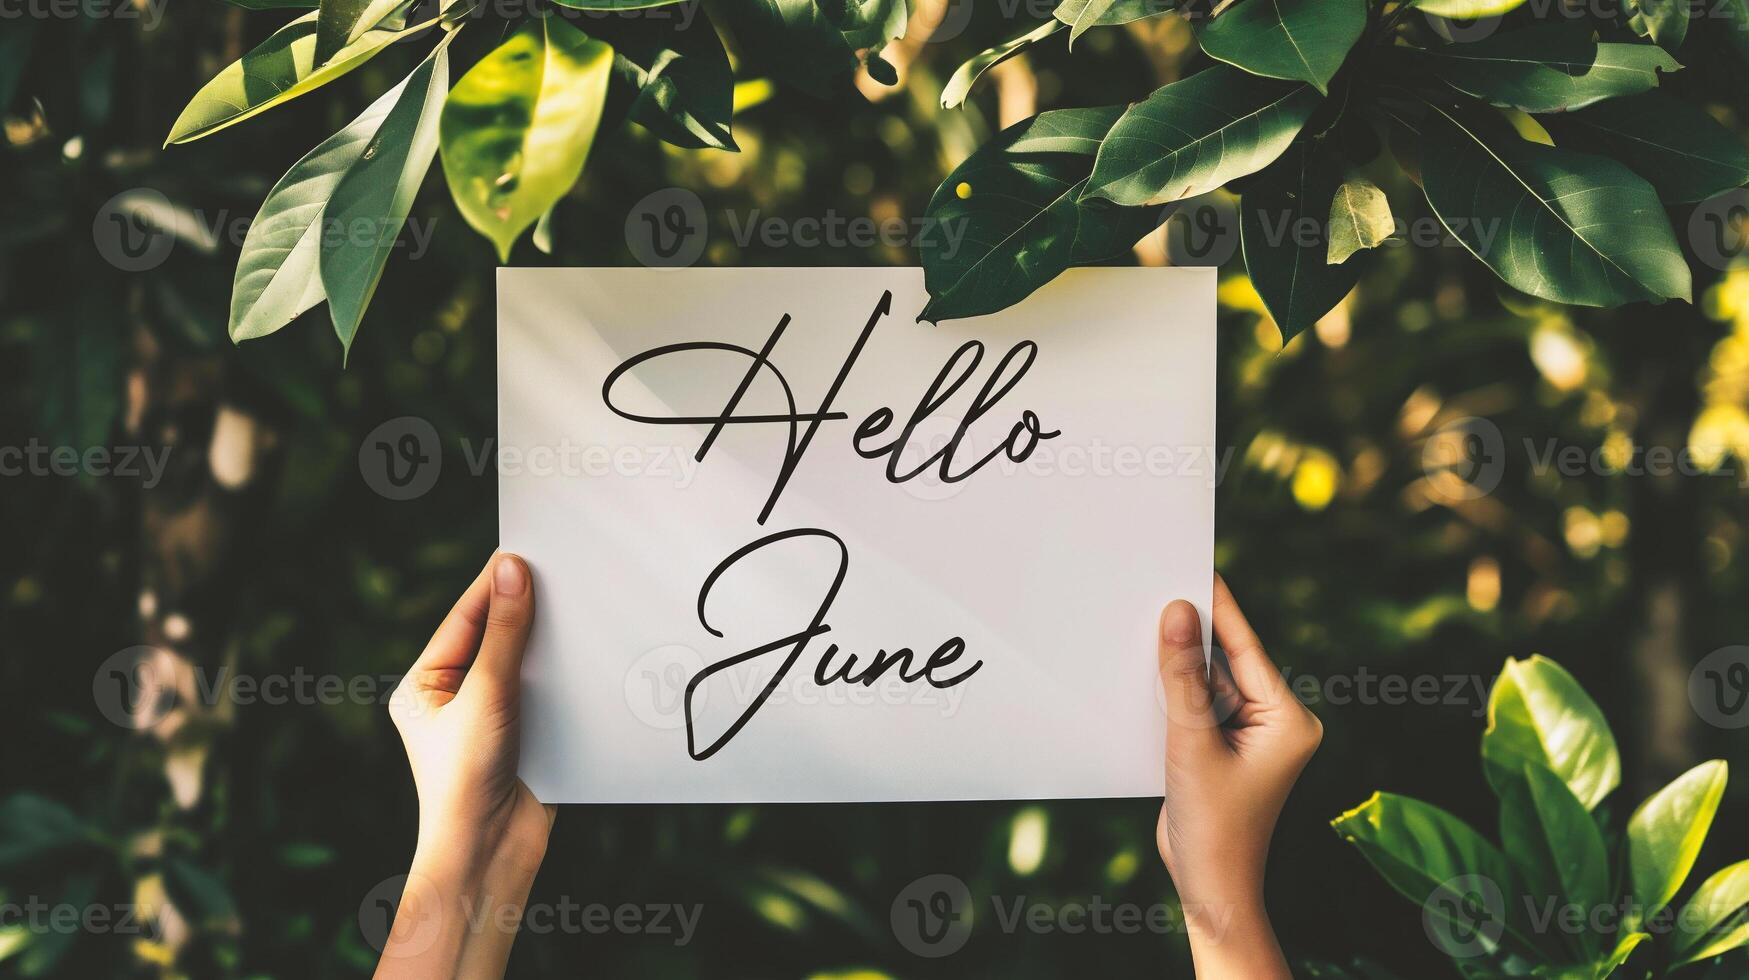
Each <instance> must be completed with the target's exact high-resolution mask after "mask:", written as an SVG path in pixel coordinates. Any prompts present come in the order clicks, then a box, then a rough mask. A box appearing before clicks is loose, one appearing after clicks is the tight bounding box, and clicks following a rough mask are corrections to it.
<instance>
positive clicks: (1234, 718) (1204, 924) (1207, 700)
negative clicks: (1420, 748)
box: [1157, 575, 1323, 977]
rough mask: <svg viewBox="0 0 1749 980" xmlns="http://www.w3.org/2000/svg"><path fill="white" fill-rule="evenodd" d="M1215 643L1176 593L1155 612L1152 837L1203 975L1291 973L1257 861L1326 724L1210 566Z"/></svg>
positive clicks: (1263, 857) (1261, 860) (1265, 855)
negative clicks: (1156, 800) (1158, 686)
mask: <svg viewBox="0 0 1749 980" xmlns="http://www.w3.org/2000/svg"><path fill="white" fill-rule="evenodd" d="M1211 618H1212V619H1213V621H1214V631H1215V640H1216V648H1217V650H1218V651H1223V652H1224V653H1225V657H1224V659H1223V658H1222V657H1220V656H1216V657H1215V658H1214V664H1213V667H1212V669H1209V668H1205V665H1204V661H1203V653H1202V626H1201V623H1200V622H1199V620H1198V617H1197V614H1196V610H1195V608H1194V607H1192V606H1191V605H1190V603H1188V602H1185V601H1184V600H1182V599H1180V600H1177V601H1175V602H1173V603H1171V604H1170V605H1168V606H1167V607H1166V609H1165V610H1164V611H1163V612H1162V613H1161V615H1160V652H1159V657H1160V679H1161V682H1162V684H1163V685H1164V686H1165V690H1166V719H1167V726H1166V798H1165V802H1164V804H1163V806H1162V807H1161V809H1160V822H1159V826H1158V830H1157V838H1158V842H1159V846H1160V856H1161V858H1163V859H1164V860H1165V862H1166V869H1167V871H1168V872H1170V873H1171V875H1172V881H1173V883H1174V884H1175V885H1176V886H1177V888H1178V894H1179V899H1180V901H1181V902H1182V904H1183V905H1184V909H1185V914H1186V918H1187V921H1188V922H1189V923H1190V929H1191V949H1192V954H1193V956H1194V957H1195V959H1196V961H1197V973H1198V975H1199V976H1205V977H1206V976H1216V977H1225V976H1235V977H1238V976H1244V977H1270V976H1280V977H1287V976H1288V975H1289V974H1288V972H1287V965H1286V963H1285V962H1284V961H1283V960H1282V957H1281V952H1280V948H1279V947H1278V946H1277V945H1276V942H1275V936H1274V933H1273V931H1272V930H1271V929H1270V927H1269V921H1268V916H1267V914H1266V913H1265V912H1264V908H1263V870H1264V863H1265V861H1266V859H1267V858H1268V854H1269V839H1270V837H1271V836H1272V835H1273V834H1274V832H1275V822H1276V818H1277V817H1279V816H1280V814H1281V808H1282V805H1283V804H1284V803H1285V802H1286V801H1287V795H1288V791H1289V790H1291V789H1292V788H1293V785H1294V781H1295V780H1296V779H1298V778H1299V775H1300V771H1301V770H1302V769H1304V768H1305V766H1306V763H1307V762H1308V761H1310V760H1311V757H1312V753H1313V752H1315V751H1316V750H1317V748H1318V743H1319V741H1320V740H1321V739H1322V738H1323V726H1322V724H1321V723H1320V722H1319V721H1318V718H1317V716H1316V715H1314V714H1312V713H1311V711H1309V710H1307V709H1306V706H1305V705H1303V704H1301V703H1300V702H1299V700H1298V699H1296V698H1295V697H1294V696H1293V694H1292V692H1290V691H1289V690H1288V686H1287V680H1286V678H1284V677H1283V676H1282V674H1281V672H1280V671H1279V670H1277V669H1276V667H1275V665H1274V664H1273V663H1271V662H1270V660H1269V657H1268V655H1267V654H1265V653H1264V651H1263V644H1262V643H1261V642H1259V641H1258V639H1257V634H1256V633H1254V632H1252V630H1251V626H1250V624H1248V623H1247V622H1246V621H1245V616H1244V614H1243V613H1241V612H1240V611H1239V606H1238V604H1237V603H1236V602H1234V600H1233V594H1232V592H1231V591H1229V590H1228V588H1227V583H1226V581H1225V580H1223V579H1222V578H1221V577H1220V576H1218V575H1217V576H1216V577H1215V591H1214V610H1213V614H1212V616H1211Z"/></svg>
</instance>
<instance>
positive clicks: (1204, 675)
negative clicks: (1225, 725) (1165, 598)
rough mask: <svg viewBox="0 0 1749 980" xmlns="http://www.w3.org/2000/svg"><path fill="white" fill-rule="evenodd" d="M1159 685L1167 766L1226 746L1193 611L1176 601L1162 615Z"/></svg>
mask: <svg viewBox="0 0 1749 980" xmlns="http://www.w3.org/2000/svg"><path fill="white" fill-rule="evenodd" d="M1160 684H1161V686H1162V687H1163V688H1165V691H1166V758H1167V761H1168V763H1169V764H1170V763H1172V762H1174V761H1177V760H1183V759H1187V758H1190V757H1193V756H1194V755H1196V754H1197V753H1201V752H1206V751H1208V750H1209V749H1211V748H1213V747H1215V746H1217V745H1219V746H1224V745H1225V744H1226V743H1225V741H1224V740H1223V738H1222V736H1221V732H1220V723H1219V722H1218V721H1217V720H1216V718H1215V713H1214V698H1213V695H1212V693H1211V692H1210V690H1209V678H1208V666H1207V663H1206V661H1204V660H1203V656H1202V623H1201V622H1200V621H1199V620H1198V618H1197V615H1196V607H1194V606H1192V605H1191V604H1190V603H1188V602H1185V601H1184V600H1183V599H1175V600H1173V601H1172V602H1171V603H1170V604H1168V605H1167V606H1166V608H1165V609H1164V610H1162V611H1161V613H1160Z"/></svg>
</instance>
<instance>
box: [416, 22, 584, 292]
mask: <svg viewBox="0 0 1749 980" xmlns="http://www.w3.org/2000/svg"><path fill="white" fill-rule="evenodd" d="M612 67H613V49H612V48H610V47H608V46H607V45H606V44H603V43H602V42H600V41H597V40H595V39H593V38H591V37H589V36H588V35H587V34H584V33H583V32H582V31H580V30H578V29H577V28H575V27H572V26H571V25H570V24H568V23H566V22H565V21H563V20H561V19H559V18H558V17H553V16H544V17H540V18H538V19H536V20H532V21H529V22H528V23H527V24H525V25H524V26H523V27H522V29H521V30H519V31H517V32H516V33H515V34H512V35H511V36H510V38H509V39H508V40H506V41H505V42H504V43H503V44H500V45H499V46H498V47H497V48H496V49H495V50H493V51H492V52H491V53H490V54H488V55H486V56H485V57H484V58H481V59H480V61H479V62H478V63H477V64H475V65H474V67H473V68H471V69H469V70H468V73H467V74H466V75H463V76H462V77H461V80H460V81H458V82H456V85H455V89H454V90H453V91H451V92H450V93H449V99H448V100H447V101H445V102H444V104H443V121H442V125H441V127H440V133H441V139H440V142H439V147H440V149H441V150H442V152H443V174H444V177H445V178H446V179H447V180H448V181H449V191H450V194H451V195H452V196H453V197H454V198H455V203H456V208H457V209H458V210H459V211H461V213H462V217H463V218H464V219H465V220H466V221H467V223H468V224H469V225H470V226H472V227H473V228H474V230H475V231H478V232H479V233H480V234H482V235H484V236H486V238H487V239H489V240H490V241H491V242H492V244H493V245H494V246H495V247H496V248H497V249H498V259H499V261H501V262H508V261H510V246H511V245H513V244H515V242H516V239H517V238H518V237H520V236H521V235H522V233H523V232H524V231H526V230H527V229H528V227H529V226H530V225H532V224H534V223H535V222H536V221H538V220H540V216H541V215H542V214H545V213H546V211H547V209H548V208H551V207H552V206H553V204H554V203H556V202H557V201H558V200H559V198H561V197H563V196H564V195H565V192H566V191H568V190H570V189H571V185H572V184H575V183H576V182H577V178H578V177H580V176H582V174H583V162H584V160H585V158H586V157H588V155H589V147H590V146H591V145H592V144H594V142H595V130H596V128H597V126H599V125H600V123H601V106H602V103H603V101H604V100H605V99H606V98H607V82H608V77H609V74H610V72H611V70H612Z"/></svg>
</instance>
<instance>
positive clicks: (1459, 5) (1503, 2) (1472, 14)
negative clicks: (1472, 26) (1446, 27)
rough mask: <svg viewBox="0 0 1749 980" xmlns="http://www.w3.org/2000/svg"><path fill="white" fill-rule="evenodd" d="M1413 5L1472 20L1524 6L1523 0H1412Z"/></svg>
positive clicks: (1437, 13) (1433, 12)
mask: <svg viewBox="0 0 1749 980" xmlns="http://www.w3.org/2000/svg"><path fill="white" fill-rule="evenodd" d="M1412 2H1413V3H1414V4H1415V7H1416V8H1417V9H1419V10H1424V11H1426V12H1427V13H1430V14H1434V15H1436V16H1439V17H1458V18H1462V19H1465V20H1472V19H1474V18H1477V17H1492V16H1494V15H1495V14H1504V13H1506V12H1507V11H1510V10H1515V9H1517V8H1519V7H1522V6H1524V0H1412Z"/></svg>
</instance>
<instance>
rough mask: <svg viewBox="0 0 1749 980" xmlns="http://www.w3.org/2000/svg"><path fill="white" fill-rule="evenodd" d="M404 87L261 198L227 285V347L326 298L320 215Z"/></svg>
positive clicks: (317, 150) (262, 332)
mask: <svg viewBox="0 0 1749 980" xmlns="http://www.w3.org/2000/svg"><path fill="white" fill-rule="evenodd" d="M406 85H407V83H406V82H405V81H403V82H402V83H401V84H399V85H396V86H395V87H394V88H392V89H390V90H389V91H388V92H386V93H384V94H383V95H382V97H381V98H379V99H377V100H376V101H375V102H373V103H371V106H370V108H368V109H366V110H364V112H362V113H360V114H359V116H358V118H357V119H354V120H353V121H352V122H350V123H348V124H347V126H346V128H345V129H342V130H341V131H340V132H338V133H335V134H334V135H333V136H330V137H328V138H327V139H326V140H323V141H322V143H321V144H320V145H318V146H317V147H316V148H315V149H313V150H311V151H310V152H309V153H307V154H305V155H304V158H303V159H302V160H299V161H298V162H297V163H295V164H292V168H291V169H290V170H288V171H286V172H285V176H284V177H281V178H280V179H279V183H277V184H274V185H273V190H271V191H268V192H267V199H266V200H264V201H262V202H261V210H259V211H257V212H256V213H255V220H254V221H253V222H251V223H250V224H249V234H248V235H247V236H246V237H245V238H244V239H243V253H242V255H240V256H239V257H238V258H237V272H236V275H235V278H234V279H233V280H232V283H231V316H230V322H229V325H228V330H229V332H230V335H231V340H232V341H233V342H237V343H241V342H242V341H245V340H254V339H255V338H257V337H265V336H267V335H269V334H271V333H273V332H275V331H277V330H279V329H280V328H281V327H284V326H285V325H286V324H288V323H290V322H292V321H293V320H295V319H296V318H297V316H298V314H300V313H302V312H304V311H305V310H307V309H309V308H310V307H312V306H315V305H316V304H317V303H320V302H322V300H323V299H325V298H326V294H325V293H323V292H322V276H321V273H320V272H319V271H318V261H319V259H320V257H321V241H322V225H321V222H320V221H319V220H318V219H319V218H321V216H322V208H323V207H324V206H325V205H326V204H327V203H328V198H329V197H330V196H332V195H333V193H334V188H336V187H338V186H339V185H340V179H341V178H342V177H344V176H346V171H347V170H349V169H351V168H352V165H353V164H355V163H357V162H358V159H359V157H360V156H362V155H363V154H364V148H365V146H366V145H367V144H368V143H369V142H370V140H371V137H372V136H375V135H376V131H377V127H378V126H380V125H381V124H382V121H383V117H384V116H386V115H388V113H389V107H390V106H392V105H394V104H395V102H396V101H397V100H398V99H399V98H400V97H401V91H402V89H404V88H405V87H406Z"/></svg>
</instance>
